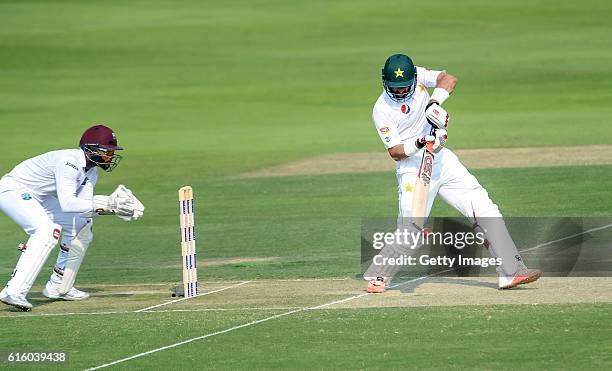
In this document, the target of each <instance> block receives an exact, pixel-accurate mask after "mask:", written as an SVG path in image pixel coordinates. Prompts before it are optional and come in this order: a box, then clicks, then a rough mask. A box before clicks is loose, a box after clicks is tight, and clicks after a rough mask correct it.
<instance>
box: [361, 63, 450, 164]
mask: <svg viewBox="0 0 612 371" xmlns="http://www.w3.org/2000/svg"><path fill="white" fill-rule="evenodd" d="M416 69H417V85H416V91H415V92H414V94H413V95H412V97H410V99H408V100H406V101H404V102H401V103H398V102H396V101H394V100H393V99H391V98H390V97H389V96H388V95H387V92H385V91H384V90H383V92H382V94H381V95H380V96H379V97H378V100H377V101H376V103H375V104H374V109H373V110H372V119H373V120H374V125H375V126H376V130H377V132H378V135H379V136H380V139H381V140H382V142H383V144H384V145H385V148H387V149H389V148H391V147H394V146H396V145H398V144H402V143H403V144H404V145H405V146H414V145H415V142H416V140H417V139H419V138H421V137H423V136H424V135H427V134H429V132H430V130H431V125H429V123H427V119H426V118H425V107H426V106H427V103H428V102H429V93H428V92H427V89H426V88H433V87H435V86H436V80H437V79H438V75H439V74H440V73H442V72H443V71H433V70H428V69H426V68H423V67H417V68H416ZM413 157H414V156H413ZM408 162H409V158H405V159H403V160H401V161H397V172H398V173H399V174H401V173H403V172H405V171H407V169H405V168H406V167H407V166H408Z"/></svg>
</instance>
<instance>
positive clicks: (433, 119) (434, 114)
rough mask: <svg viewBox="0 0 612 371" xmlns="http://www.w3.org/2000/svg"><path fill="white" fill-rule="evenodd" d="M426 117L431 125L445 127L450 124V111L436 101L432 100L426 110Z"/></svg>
mask: <svg viewBox="0 0 612 371" xmlns="http://www.w3.org/2000/svg"><path fill="white" fill-rule="evenodd" d="M425 117H426V118H427V122H429V124H430V125H431V126H433V127H434V128H437V129H444V128H446V127H447V126H448V112H446V110H445V109H444V108H442V106H440V104H439V103H438V102H436V101H431V102H429V104H428V105H427V109H426V110H425Z"/></svg>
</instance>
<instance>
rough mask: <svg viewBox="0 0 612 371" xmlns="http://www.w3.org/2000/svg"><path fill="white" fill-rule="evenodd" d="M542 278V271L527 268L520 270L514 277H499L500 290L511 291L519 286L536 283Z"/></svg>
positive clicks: (501, 275)
mask: <svg viewBox="0 0 612 371" xmlns="http://www.w3.org/2000/svg"><path fill="white" fill-rule="evenodd" d="M540 277H542V271H541V270H539V269H529V268H527V267H525V268H522V269H519V271H518V272H517V273H516V274H515V275H514V276H506V275H503V274H500V275H499V289H500V290H504V289H511V288H513V287H515V286H518V285H524V284H526V283H531V282H535V281H537V280H538V278H540Z"/></svg>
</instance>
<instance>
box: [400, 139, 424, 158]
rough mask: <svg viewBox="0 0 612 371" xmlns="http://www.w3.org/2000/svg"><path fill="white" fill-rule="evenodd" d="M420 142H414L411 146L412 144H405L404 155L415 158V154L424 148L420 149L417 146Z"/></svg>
mask: <svg viewBox="0 0 612 371" xmlns="http://www.w3.org/2000/svg"><path fill="white" fill-rule="evenodd" d="M418 142H419V140H418V139H417V140H416V142H414V143H413V144H412V145H410V143H404V154H405V155H406V156H408V157H410V156H414V154H415V153H417V152H418V151H419V149H421V148H423V146H424V145H423V146H421V147H420V148H419V147H418V146H417V143H418Z"/></svg>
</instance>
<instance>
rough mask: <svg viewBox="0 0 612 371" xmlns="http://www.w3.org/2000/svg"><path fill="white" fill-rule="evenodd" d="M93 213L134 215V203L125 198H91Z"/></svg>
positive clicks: (99, 196)
mask: <svg viewBox="0 0 612 371" xmlns="http://www.w3.org/2000/svg"><path fill="white" fill-rule="evenodd" d="M93 209H94V213H96V214H98V215H118V216H132V215H134V201H133V200H132V199H131V198H130V197H125V196H113V195H110V196H101V195H97V196H94V198H93Z"/></svg>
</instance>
